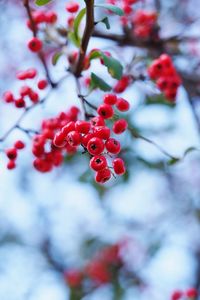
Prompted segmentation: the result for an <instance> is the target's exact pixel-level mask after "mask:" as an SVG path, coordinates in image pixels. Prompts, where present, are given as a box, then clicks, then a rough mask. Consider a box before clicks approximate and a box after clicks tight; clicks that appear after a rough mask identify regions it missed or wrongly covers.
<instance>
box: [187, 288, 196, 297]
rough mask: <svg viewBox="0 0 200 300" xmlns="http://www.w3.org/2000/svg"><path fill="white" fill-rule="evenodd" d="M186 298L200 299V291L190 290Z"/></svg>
mask: <svg viewBox="0 0 200 300" xmlns="http://www.w3.org/2000/svg"><path fill="white" fill-rule="evenodd" d="M185 294H186V296H187V297H188V298H190V299H192V300H193V299H196V298H197V297H198V291H197V289H195V288H190V289H188V290H187V291H186V292H185Z"/></svg>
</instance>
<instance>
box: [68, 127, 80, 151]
mask: <svg viewBox="0 0 200 300" xmlns="http://www.w3.org/2000/svg"><path fill="white" fill-rule="evenodd" d="M67 142H68V143H69V145H70V146H73V147H75V146H78V145H80V143H81V135H80V133H79V132H78V131H75V130H74V131H70V132H69V133H68V134H67Z"/></svg>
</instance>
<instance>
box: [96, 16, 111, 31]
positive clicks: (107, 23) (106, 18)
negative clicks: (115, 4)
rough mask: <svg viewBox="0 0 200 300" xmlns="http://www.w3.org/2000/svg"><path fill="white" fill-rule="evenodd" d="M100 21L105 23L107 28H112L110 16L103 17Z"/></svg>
mask: <svg viewBox="0 0 200 300" xmlns="http://www.w3.org/2000/svg"><path fill="white" fill-rule="evenodd" d="M98 23H104V24H105V26H106V29H110V22H109V19H108V17H105V18H103V19H102V20H100V21H99V22H98Z"/></svg>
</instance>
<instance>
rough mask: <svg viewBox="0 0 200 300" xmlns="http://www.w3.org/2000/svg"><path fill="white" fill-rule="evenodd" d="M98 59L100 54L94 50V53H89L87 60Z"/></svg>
mask: <svg viewBox="0 0 200 300" xmlns="http://www.w3.org/2000/svg"><path fill="white" fill-rule="evenodd" d="M100 57H101V52H100V51H97V50H95V51H92V52H91V54H90V57H89V59H90V60H92V59H96V58H100Z"/></svg>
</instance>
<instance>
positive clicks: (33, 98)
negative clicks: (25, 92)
mask: <svg viewBox="0 0 200 300" xmlns="http://www.w3.org/2000/svg"><path fill="white" fill-rule="evenodd" d="M29 98H30V100H31V101H32V102H33V103H37V102H38V101H39V95H38V93H36V92H34V91H33V90H31V91H30V93H29Z"/></svg>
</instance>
